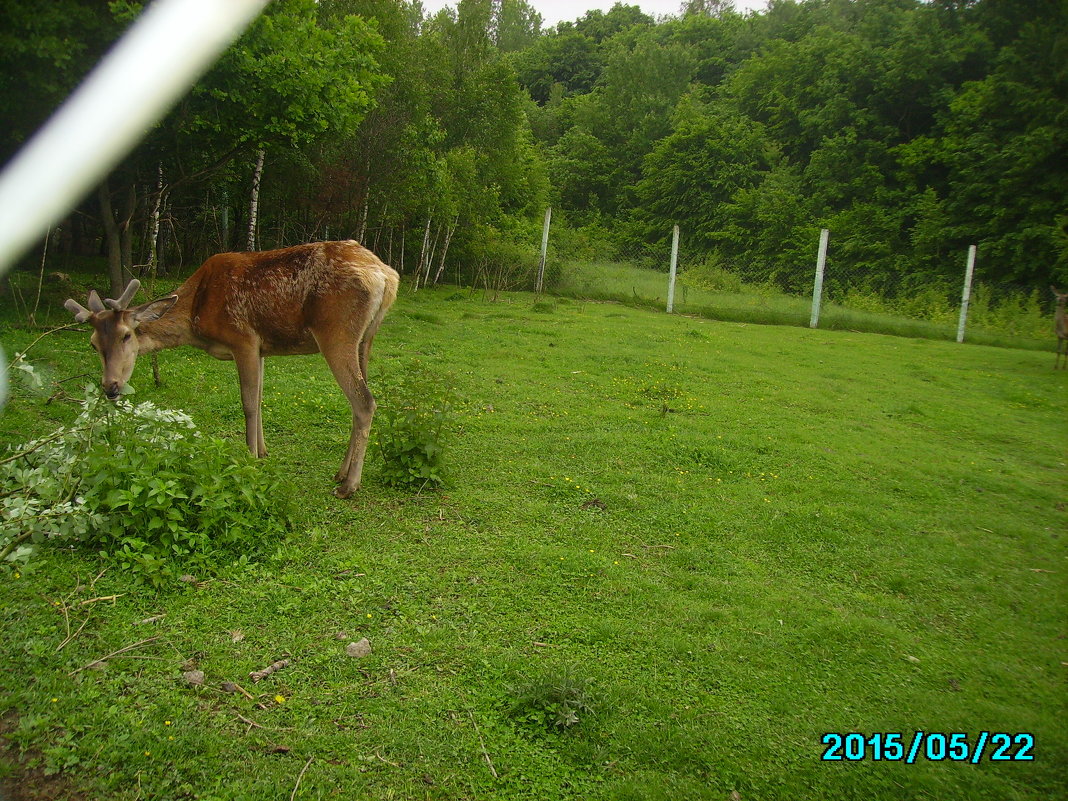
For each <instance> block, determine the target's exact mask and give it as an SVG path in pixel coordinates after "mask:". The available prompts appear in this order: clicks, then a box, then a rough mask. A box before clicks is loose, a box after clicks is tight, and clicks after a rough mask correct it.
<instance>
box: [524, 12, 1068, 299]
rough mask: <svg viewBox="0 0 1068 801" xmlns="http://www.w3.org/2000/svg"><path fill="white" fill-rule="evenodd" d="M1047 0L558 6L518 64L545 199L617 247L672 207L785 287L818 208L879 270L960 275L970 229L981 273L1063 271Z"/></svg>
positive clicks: (691, 226) (865, 265)
mask: <svg viewBox="0 0 1068 801" xmlns="http://www.w3.org/2000/svg"><path fill="white" fill-rule="evenodd" d="M691 5H695V4H691ZM696 5H702V4H696ZM1065 8H1066V7H1065V6H1064V4H1063V3H1060V2H1057V1H1056V0H1036V1H1035V2H1015V3H1007V2H998V1H997V0H978V1H977V2H934V3H926V2H918V1H917V0H809V1H808V2H801V3H795V2H791V0H776V2H772V3H771V4H770V6H769V8H768V10H767V11H766V12H764V13H759V14H751V15H748V16H745V17H743V16H740V15H738V14H736V13H733V12H731V11H722V10H719V11H717V13H716V14H715V15H710V14H708V13H686V14H684V15H683V16H681V17H680V18H675V19H667V20H664V21H661V22H659V23H656V24H654V23H653V22H652V21H651V20H649V19H644V20H643V19H640V18H634V17H632V16H628V15H629V14H630V12H629V11H628V10H627V9H626V8H625V7H623V6H616V8H615V9H613V11H612V12H610V13H609V14H607V15H605V16H604V18H605V19H608V18H615V19H618V20H619V24H620V27H621V30H620V31H619V32H618V33H616V34H614V35H612V36H610V37H609V38H607V39H602V40H600V41H598V39H597V38H596V36H595V35H593V34H592V33H585V32H584V30H583V25H582V23H581V22H580V23H578V24H576V25H562V26H560V28H559V30H558V31H557V32H554V33H550V34H549V35H547V36H546V37H544V38H543V39H542V40H540V41H539V42H538V43H536V44H535V45H534V47H533V48H532V49H531V51H530V53H529V54H527V55H525V56H524V57H523V58H522V59H521V60H520V61H519V63H520V65H521V69H520V78H521V80H522V81H523V83H524V85H525V86H527V87H528V88H529V90H530V92H531V94H532V96H533V97H534V98H535V100H537V101H538V107H537V109H536V111H534V112H533V114H532V119H533V120H534V130H535V131H536V132H538V135H539V139H540V141H542V142H543V143H544V144H545V145H546V147H547V148H548V152H549V154H550V160H549V171H550V175H552V177H553V181H554V186H553V191H554V195H555V198H556V201H557V202H558V203H562V204H563V206H564V207H565V208H566V209H567V210H568V211H569V212H570V213H571V219H572V220H573V221H574V222H578V223H590V222H594V223H598V224H600V225H602V226H605V227H607V228H609V229H610V230H612V231H613V232H614V233H615V238H616V240H617V242H618V243H619V244H621V245H627V244H629V243H634V242H643V241H644V242H648V241H659V242H663V241H665V240H666V239H667V238H668V237H669V236H670V230H671V226H672V225H673V224H675V223H677V224H679V225H681V226H682V228H683V230H684V232H685V236H686V238H687V246H688V247H689V248H691V249H693V250H696V251H697V252H699V253H702V252H703V253H705V254H715V255H717V256H718V257H721V258H723V259H725V260H726V261H727V262H728V263H734V264H751V263H753V262H762V263H763V264H765V265H766V267H767V268H768V269H767V270H766V272H767V273H774V274H776V275H777V276H778V277H779V279H780V282H781V283H782V285H783V287H784V288H788V289H790V288H794V287H792V282H794V280H795V279H794V278H793V277H792V271H793V269H794V268H795V267H796V266H797V265H798V264H802V263H803V264H805V265H806V272H807V270H808V268H807V265H808V263H809V262H810V261H811V259H812V253H813V252H814V250H815V240H816V232H817V231H818V229H819V228H821V227H827V228H830V229H831V231H832V236H833V239H834V249H835V250H834V253H835V259H836V260H837V261H838V262H839V263H841V264H848V265H849V266H850V268H851V269H852V270H853V271H854V273H856V274H859V275H862V276H865V279H866V281H867V282H868V283H869V284H870V285H871V286H872V288H875V289H880V290H886V291H889V292H891V293H895V292H904V291H907V289H906V288H905V287H904V286H903V285H902V284H901V279H902V278H903V277H905V276H922V277H923V278H924V279H931V278H937V277H939V276H943V275H947V274H951V275H953V276H954V282H955V283H956V281H957V280H958V279H957V276H958V274H959V272H960V266H959V264H958V262H960V261H961V258H960V256H959V254H960V253H963V251H964V250H965V248H966V246H967V245H968V244H971V243H976V244H978V245H979V247H980V253H981V257H980V263H979V275H980V277H982V278H984V279H986V280H994V281H1014V282H1020V283H1026V282H1032V283H1037V284H1039V285H1043V286H1044V285H1045V284H1046V283H1049V280H1051V279H1054V280H1057V281H1065V280H1068V257H1066V255H1068V254H1066V252H1065V246H1064V243H1065V241H1066V240H1065V229H1064V225H1065V221H1066V218H1065V216H1064V215H1065V213H1066V211H1068V118H1066V117H1065V108H1066V107H1068V105H1066V104H1068V16H1066V12H1065ZM625 16H627V22H626V23H624V22H623V19H624V17H625ZM627 25H629V27H627ZM562 53H566V54H569V58H567V59H564V60H562V61H557V62H556V63H555V64H554V65H553V66H552V67H551V68H550V67H546V66H545V65H544V64H545V61H546V60H548V59H549V57H550V56H551V55H553V54H562ZM578 54H582V56H583V57H582V58H581V59H580V58H578ZM561 65H564V66H567V67H570V69H572V70H573V72H572V73H571V74H568V73H567V72H566V71H561ZM591 65H594V66H596V67H599V68H600V72H599V74H596V75H595V76H594V77H593V78H592V79H591V78H590V76H589V72H590V69H591ZM547 86H548V88H546V87H547ZM949 254H952V258H950V259H948V260H947V255H949Z"/></svg>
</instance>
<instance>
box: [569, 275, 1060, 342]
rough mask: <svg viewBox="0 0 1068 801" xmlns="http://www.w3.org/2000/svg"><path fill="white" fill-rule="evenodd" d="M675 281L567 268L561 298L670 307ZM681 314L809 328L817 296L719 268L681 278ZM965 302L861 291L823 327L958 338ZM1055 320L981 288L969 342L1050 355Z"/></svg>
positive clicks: (827, 311)
mask: <svg viewBox="0 0 1068 801" xmlns="http://www.w3.org/2000/svg"><path fill="white" fill-rule="evenodd" d="M667 283H668V276H667V274H666V273H662V272H659V271H656V270H649V269H644V268H641V267H636V266H634V265H631V264H627V263H619V262H567V263H565V264H564V265H562V267H561V271H560V281H559V284H558V285H557V287H556V289H555V292H556V293H558V294H560V295H563V296H565V297H573V298H578V299H589V300H611V301H617V302H621V303H626V304H629V305H633V306H640V307H647V308H665V307H666V303H667ZM674 311H675V312H676V313H681V314H693V315H699V316H702V317H708V318H710V319H714V320H727V321H732V322H749V323H763V324H770V325H796V326H807V325H808V324H809V321H810V316H811V297H810V296H805V295H795V294H788V293H785V292H783V291H782V290H781V289H780V288H779V286H778V285H777V284H776V283H774V282H773V281H770V280H767V281H755V280H744V279H743V278H742V277H740V276H739V275H737V274H736V273H732V272H730V271H729V270H725V269H722V268H719V267H715V266H712V267H709V266H705V265H700V266H698V267H696V268H694V269H692V270H690V271H687V272H685V273H683V274H681V275H680V276H679V279H678V282H677V284H676V289H675V298H674ZM959 312H960V307H959V299H954V297H953V295H952V291H951V290H949V289H947V288H946V287H942V286H933V285H932V286H929V287H925V288H922V289H921V290H919V291H915V292H907V293H902V294H901V295H900V296H899V297H896V298H888V297H884V296H883V295H881V294H879V293H878V292H877V291H875V290H874V289H871V288H867V289H865V288H861V287H859V286H851V287H846V288H844V289H838V290H837V291H834V292H831V291H828V292H827V293H826V294H825V296H824V302H823V304H822V308H821V311H820V319H819V327H820V328H826V329H831V330H852V331H864V332H869V333H877V334H891V335H894V336H904V337H918V338H923V339H954V338H955V337H956V335H957V321H958V315H959ZM1052 330H1053V318H1052V316H1051V315H1050V314H1048V313H1046V311H1045V310H1044V309H1043V308H1042V305H1041V302H1040V294H1039V291H1038V290H1037V289H1036V290H1034V291H1032V292H1031V293H1027V294H1025V293H1019V292H1017V293H998V292H996V291H995V289H994V288H993V287H991V286H990V285H988V284H978V285H977V286H976V287H975V289H974V291H973V294H972V298H971V304H970V307H969V313H968V325H967V331H966V340H967V341H969V342H972V343H975V344H982V345H993V346H999V347H1015V348H1025V349H1029V350H1049V349H1052V347H1053V339H1052V338H1051V336H1050V333H1051V332H1052Z"/></svg>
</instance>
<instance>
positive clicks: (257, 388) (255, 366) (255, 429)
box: [234, 349, 267, 458]
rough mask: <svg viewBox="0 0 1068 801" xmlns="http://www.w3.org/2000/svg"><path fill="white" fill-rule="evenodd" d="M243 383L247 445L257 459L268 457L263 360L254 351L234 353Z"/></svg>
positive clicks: (242, 400) (239, 376)
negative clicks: (264, 412) (264, 416)
mask: <svg viewBox="0 0 1068 801" xmlns="http://www.w3.org/2000/svg"><path fill="white" fill-rule="evenodd" d="M234 364H236V365H237V378H238V381H240V382H241V408H242V410H243V411H244V413H245V444H246V445H248V450H249V453H251V454H252V455H253V456H255V457H257V458H263V457H264V456H266V455H267V446H266V444H264V440H263V411H262V401H263V358H262V357H261V356H260V355H259V353H257V352H255V351H254V350H251V349H250V350H247V351H242V352H237V351H235V352H234Z"/></svg>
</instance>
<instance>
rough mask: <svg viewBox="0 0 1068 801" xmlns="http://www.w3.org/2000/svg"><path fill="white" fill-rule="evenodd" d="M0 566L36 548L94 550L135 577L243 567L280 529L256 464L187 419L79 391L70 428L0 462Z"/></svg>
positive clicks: (273, 499)
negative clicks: (79, 405) (78, 405)
mask: <svg viewBox="0 0 1068 801" xmlns="http://www.w3.org/2000/svg"><path fill="white" fill-rule="evenodd" d="M0 487H2V489H0V496H2V499H0V561H6V562H8V563H20V564H25V563H27V562H28V561H29V560H30V559H31V558H32V557H33V554H34V553H35V551H36V550H37V548H38V547H40V546H43V545H46V544H52V545H61V546H80V547H83V548H88V549H92V550H93V551H95V552H97V553H98V554H99V555H100V556H101V557H102V558H103V559H105V560H108V561H111V562H113V563H115V564H117V565H118V566H119V567H120V568H122V569H123V570H125V571H129V572H130V573H132V574H133V575H134V576H135V577H137V578H138V579H139V580H141V581H144V582H145V583H148V584H151V585H153V586H157V587H159V586H163V585H164V584H166V583H168V582H170V581H172V580H173V579H174V578H176V577H177V576H178V575H180V574H182V573H187V572H192V571H198V572H202V573H203V572H208V573H210V572H213V571H214V570H215V569H216V568H217V567H219V566H221V565H223V564H226V563H227V562H232V561H234V560H239V561H243V560H247V559H248V558H249V557H250V556H252V555H254V554H255V553H257V552H258V551H260V550H261V546H262V545H263V544H264V543H265V542H269V541H270V540H272V539H274V538H276V537H280V536H282V535H283V534H284V533H285V531H286V529H287V528H288V514H287V511H286V510H287V502H286V500H285V499H286V497H287V494H286V493H285V492H284V491H282V489H281V488H280V486H279V481H278V480H277V479H276V478H275V477H273V476H272V475H271V473H270V472H268V471H267V470H266V469H264V466H263V465H261V464H257V463H256V462H254V460H252V458H251V457H249V456H248V454H245V453H243V452H241V451H239V450H238V449H237V448H236V447H235V446H233V445H231V444H230V443H228V442H225V441H223V440H220V439H216V438H213V437H206V436H204V435H202V434H201V433H200V432H198V431H197V430H196V427H195V426H194V424H193V421H192V420H191V419H190V418H189V417H188V416H187V415H185V414H184V413H182V412H177V411H172V410H168V409H160V408H157V407H156V406H154V405H153V404H152V403H141V404H138V405H136V406H134V405H132V404H130V403H129V402H128V401H125V400H120V401H118V402H115V403H112V402H109V401H106V400H104V399H103V398H101V397H100V396H99V394H98V393H97V392H96V390H92V391H90V392H87V396H86V400H85V402H84V408H83V411H82V412H81V414H80V415H79V417H78V418H77V420H76V421H75V423H74V425H72V426H70V427H64V428H60V429H59V430H57V431H56V432H55V433H53V434H52V435H51V436H49V437H45V438H44V439H40V440H36V441H34V442H30V443H27V444H26V445H25V446H23V447H22V448H21V449H20V450H19V451H17V452H16V453H14V454H12V455H10V456H8V457H7V458H6V459H5V460H3V462H2V463H0Z"/></svg>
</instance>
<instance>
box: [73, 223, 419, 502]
mask: <svg viewBox="0 0 1068 801" xmlns="http://www.w3.org/2000/svg"><path fill="white" fill-rule="evenodd" d="M398 283H399V277H398V275H397V272H396V270H394V269H393V268H392V267H389V266H387V265H386V264H383V263H382V262H381V261H380V260H379V259H378V257H377V256H375V255H374V254H373V253H371V251H369V250H367V249H366V248H364V247H362V246H360V245H359V244H358V243H356V242H353V241H351V240H349V241H346V242H315V243H312V244H308V245H297V246H296V247H291V248H285V249H283V250H269V251H264V252H261V253H220V254H218V255H216V256H212V257H211V258H209V259H208V260H207V261H206V262H204V263H203V264H202V265H201V266H200V268H199V269H198V270H197V271H196V272H195V273H193V274H192V275H191V276H190V277H189V278H188V279H187V280H186V282H185V283H184V284H182V285H181V286H180V287H178V289H177V290H175V292H174V294H173V295H169V296H167V297H163V298H159V299H157V300H153V301H150V302H149V303H145V304H143V305H141V306H135V307H133V308H127V307H128V306H129V303H130V300H131V299H132V298H133V296H134V295H135V294H136V292H137V290H138V288H139V287H140V282H138V281H137V280H136V279H134V280H133V281H131V282H130V284H129V285H128V286H127V287H126V289H125V291H124V292H123V293H122V296H121V297H120V298H119V299H118V300H112V299H110V298H108V299H107V300H105V301H103V302H101V300H100V296H99V295H98V294H97V293H96V291H95V290H94V291H92V292H90V293H89V308H88V309H87V308H85V307H84V306H82V305H81V304H79V303H78V302H77V301H75V300H68V301H67V302H66V303H65V304H64V306H66V308H67V309H68V310H70V311H71V312H72V313H73V314H74V318H75V319H76V320H77V321H78V322H88V323H89V324H90V325H92V327H93V334H92V338H91V342H92V345H93V347H94V348H96V351H97V353H98V354H99V355H100V361H101V364H102V365H103V378H102V384H103V387H104V392H105V394H106V395H107V396H108V397H109V398H111V399H112V400H114V399H115V398H117V397H118V396H119V395H120V394H121V391H122V388H123V386H124V385H125V383H126V382H127V381H128V380H129V378H130V375H131V373H132V372H133V368H134V362H135V361H136V359H137V355H138V354H139V353H144V352H146V351H156V350H162V349H164V348H173V347H177V346H178V345H192V346H193V347H196V348H200V349H201V350H205V351H207V352H208V353H210V354H211V355H212V356H214V357H215V358H217V359H227V360H230V359H232V360H233V361H234V363H235V365H236V366H237V377H238V380H239V381H240V382H241V405H242V407H243V408H244V412H245V442H246V443H247V444H248V449H249V450H250V451H251V452H252V454H253V455H254V456H258V457H263V456H266V455H267V447H266V445H265V444H264V441H263V417H262V411H261V404H262V398H263V357H265V356H283V355H294V354H306V353H322V354H323V357H324V358H325V359H326V362H327V364H329V365H330V370H331V371H332V372H333V374H334V378H336V379H337V382H338V384H340V385H341V390H342V391H343V392H344V393H345V396H346V397H347V398H348V400H349V405H350V406H351V407H352V433H351V435H350V437H349V448H348V452H347V453H346V455H345V461H344V462H342V464H341V469H340V470H338V472H337V475H336V476H335V477H334V480H335V481H336V482H338V485H339V486H338V487H337V489H336V490H335V491H334V494H335V495H337V496H338V497H339V498H347V497H348V496H349V495H351V494H352V493H353V492H354V491H355V490H357V489H359V487H360V476H361V474H362V473H363V459H364V454H365V452H366V450H367V435H368V432H369V431H370V428H371V418H372V417H373V416H374V411H375V400H374V397H373V396H372V395H371V391H370V390H369V389H368V387H367V362H368V360H369V358H370V355H371V341H372V339H374V336H375V333H376V332H377V331H378V327H379V326H380V325H381V324H382V319H383V318H384V317H385V316H386V312H387V311H388V310H389V307H390V306H391V305H392V303H393V301H394V300H395V299H396V297H397V286H398Z"/></svg>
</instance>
